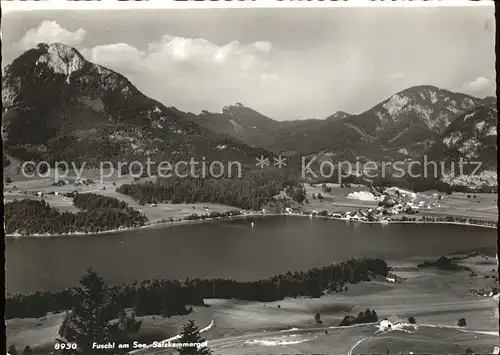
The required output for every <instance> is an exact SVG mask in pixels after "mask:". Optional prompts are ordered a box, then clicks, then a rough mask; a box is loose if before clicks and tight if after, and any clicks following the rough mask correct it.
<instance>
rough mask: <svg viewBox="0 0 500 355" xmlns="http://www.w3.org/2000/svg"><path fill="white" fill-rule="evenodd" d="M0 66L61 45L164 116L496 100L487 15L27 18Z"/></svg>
mask: <svg viewBox="0 0 500 355" xmlns="http://www.w3.org/2000/svg"><path fill="white" fill-rule="evenodd" d="M2 17H3V18H2V41H3V46H2V56H3V61H2V68H4V67H5V66H6V65H8V64H10V63H11V62H12V60H13V59H15V58H16V57H17V56H19V55H20V54H21V53H22V52H24V51H25V50H27V49H29V48H32V47H34V46H36V45H37V44H38V43H40V42H46V43H53V42H61V43H64V44H67V45H70V46H73V47H75V48H76V49H78V50H79V51H80V52H81V53H82V54H83V55H84V57H85V58H86V59H88V60H90V61H92V62H94V63H97V64H100V65H103V66H106V67H108V68H110V69H113V70H115V71H117V72H119V73H121V74H123V75H124V76H126V77H127V78H128V79H129V80H130V81H131V82H132V83H133V84H134V85H135V86H137V88H138V89H139V90H141V91H142V92H144V93H145V94H146V95H148V96H150V97H152V98H154V99H156V100H158V101H160V102H162V103H163V104H165V105H167V106H175V107H177V108H179V109H181V110H183V111H188V112H194V113H199V112H200V111H201V110H207V111H211V112H220V111H221V109H222V107H223V106H226V105H232V104H235V103H237V102H239V103H242V104H244V105H245V106H248V107H251V108H253V109H255V110H257V111H259V112H261V113H263V114H265V115H267V116H269V117H272V118H274V119H277V120H293V119H305V118H320V119H321V118H325V117H327V116H329V115H331V114H333V113H335V112H336V111H338V110H342V111H346V112H349V113H352V114H356V113H361V112H363V111H365V110H367V109H369V108H371V107H372V106H374V105H376V104H377V103H379V102H381V101H383V100H384V99H386V98H387V97H389V96H390V95H392V94H394V93H396V92H398V91H401V90H404V89H406V88H408V87H411V86H414V85H424V84H425V85H435V86H437V87H440V88H443V89H448V90H452V91H458V92H464V93H467V94H470V95H473V96H476V97H485V96H495V48H494V47H495V19H494V7H493V6H479V7H470V6H468V7H435V6H434V7H428V8H412V9H409V8H401V7H397V8H379V7H378V8H366V7H365V8H320V9H318V8H317V9H305V8H301V9H290V8H288V9H283V8H282V9H248V8H247V9H210V10H208V9H204V10H200V9H198V10H192V9H191V10H185V9H184V10H178V9H177V10H172V9H171V10H140V11H125V10H120V11H117V10H113V11H111V10H108V11H89V10H87V11H81V10H80V11H75V10H72V11H71V10H65V11H42V10H37V11H29V12H22V13H20V12H10V13H5V14H3V16H2Z"/></svg>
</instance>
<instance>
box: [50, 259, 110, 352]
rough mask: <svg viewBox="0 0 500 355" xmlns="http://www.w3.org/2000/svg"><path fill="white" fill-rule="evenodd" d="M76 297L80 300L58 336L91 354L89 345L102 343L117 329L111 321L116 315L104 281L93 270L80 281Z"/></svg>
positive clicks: (67, 317) (89, 270)
mask: <svg viewBox="0 0 500 355" xmlns="http://www.w3.org/2000/svg"><path fill="white" fill-rule="evenodd" d="M80 285H81V287H78V288H77V289H76V296H77V298H78V299H79V300H80V302H78V306H76V307H75V308H74V309H73V310H72V311H71V313H69V314H67V316H66V317H65V318H64V321H63V324H62V325H61V329H60V333H59V334H60V335H61V336H63V337H64V338H65V339H66V340H67V341H68V342H75V343H76V344H78V346H79V347H80V348H81V349H83V350H85V351H86V353H91V351H90V350H91V349H92V343H93V342H96V343H105V342H107V341H108V339H109V338H110V334H111V333H112V331H113V330H115V329H116V328H117V326H116V325H115V324H111V321H112V320H113V319H115V318H116V315H117V312H116V310H115V309H114V307H113V306H112V302H110V299H109V297H108V294H107V287H106V285H105V283H104V281H103V279H102V278H101V277H100V276H99V275H98V274H97V273H96V272H95V271H93V270H92V269H88V270H87V273H86V274H85V275H84V276H82V277H81V278H80Z"/></svg>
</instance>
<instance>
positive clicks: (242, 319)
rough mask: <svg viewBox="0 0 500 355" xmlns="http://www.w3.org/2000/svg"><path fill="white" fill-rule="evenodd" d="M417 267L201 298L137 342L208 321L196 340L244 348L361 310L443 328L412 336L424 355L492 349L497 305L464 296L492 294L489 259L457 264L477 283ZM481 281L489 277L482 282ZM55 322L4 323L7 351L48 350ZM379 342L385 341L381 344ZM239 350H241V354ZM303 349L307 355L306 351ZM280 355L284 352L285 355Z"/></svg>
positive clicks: (343, 340)
mask: <svg viewBox="0 0 500 355" xmlns="http://www.w3.org/2000/svg"><path fill="white" fill-rule="evenodd" d="M423 260H427V259H426V258H415V259H412V260H405V261H401V262H398V263H395V264H393V265H391V266H393V267H394V271H393V272H394V273H396V274H397V275H398V276H401V277H404V278H407V280H406V281H405V282H403V283H390V282H387V281H385V280H374V281H372V282H370V283H361V284H357V285H349V286H348V287H349V290H348V291H345V292H342V293H333V294H328V295H325V296H323V297H321V298H318V299H307V298H287V299H284V300H281V301H276V302H269V303H262V302H246V301H237V300H220V299H209V300H206V303H207V305H208V307H194V311H193V312H192V313H191V314H189V315H185V316H174V317H171V318H163V317H161V316H146V317H140V318H139V319H141V320H142V321H143V325H142V327H141V330H140V332H139V334H138V337H139V339H141V340H142V341H151V340H152V339H166V338H169V337H172V336H174V335H176V334H178V332H179V331H180V330H181V328H182V325H183V324H185V323H186V322H187V321H188V320H190V319H192V320H194V321H195V323H196V324H197V325H198V326H200V327H205V326H206V325H208V324H209V323H210V322H211V321H212V320H213V321H214V324H215V325H214V327H213V328H211V329H210V330H208V331H207V332H206V333H204V334H203V336H204V337H205V338H206V339H208V340H214V341H215V344H217V342H221V341H219V340H215V339H221V338H223V339H227V340H228V341H229V339H230V337H243V339H245V341H247V340H248V341H252V340H253V339H255V338H257V336H250V335H249V334H257V333H258V334H260V335H259V337H261V336H265V335H266V334H270V333H271V332H279V331H282V330H286V329H290V328H300V329H304V331H307V329H310V330H311V332H312V329H313V328H317V327H318V325H317V324H316V322H315V321H314V315H315V314H316V313H317V312H318V313H320V315H321V319H322V321H323V324H322V325H321V327H332V326H337V325H338V324H339V322H340V320H341V319H342V318H343V317H344V316H345V315H347V314H354V315H355V314H357V313H359V312H361V311H364V310H365V309H366V308H370V309H374V310H375V311H376V312H377V314H378V315H379V319H381V318H383V317H387V316H391V315H396V316H398V317H399V318H401V319H403V320H404V319H406V318H407V317H409V316H413V317H415V318H416V320H417V323H418V324H420V325H425V326H427V325H429V326H436V325H439V326H444V327H449V328H451V330H449V331H448V330H447V332H448V333H447V335H446V337H443V338H440V336H441V335H440V334H441V333H439V332H441V330H439V332H438V333H436V334H438V335H436V336H433V335H432V334H433V333H432V332H433V331H434V330H430V331H428V332H425V333H424V332H422V333H420V331H421V330H419V332H418V334H419V335H418V338H417V337H416V336H415V339H418V340H415V342H417V341H418V344H420V343H422V344H425V347H424V348H423V349H427V347H426V346H427V345H428V344H431V343H433V341H432V339H434V340H436V339H440V340H442V343H439V344H441V345H443V348H442V349H445V348H446V349H448V347H447V346H448V345H447V344H452V343H453V342H455V340H456V338H457V334H458V335H461V334H463V338H462V339H469V338H471V337H472V338H471V339H474V343H473V344H476V345H475V346H483V345H484V346H485V347H488V346H489V347H490V348H492V347H493V345H495V344H496V343H498V340H499V339H498V336H496V337H495V336H493V335H492V334H498V300H496V299H494V298H490V297H480V296H477V295H472V294H470V292H469V291H470V290H471V289H480V288H484V289H486V288H488V287H490V288H491V287H493V286H495V285H496V286H495V287H498V281H494V279H493V278H492V276H494V275H495V273H494V272H493V271H492V269H493V268H494V265H492V264H491V263H492V262H493V263H495V264H496V261H495V259H493V258H488V257H483V256H478V257H474V258H468V259H464V260H462V261H460V263H462V264H463V265H467V266H469V267H471V268H472V270H473V271H474V272H476V273H477V276H471V275H470V272H469V271H458V272H445V271H440V270H435V269H432V268H427V269H423V270H422V269H417V268H416V267H415V266H416V265H417V264H418V263H420V262H422V261H423ZM485 275H488V276H490V277H489V278H484V276H485ZM278 306H279V307H278ZM461 317H464V318H465V319H466V320H467V327H466V328H465V329H464V330H466V331H474V332H478V333H474V334H472V333H470V334H469V333H467V334H465V333H462V332H460V333H458V330H457V329H455V328H456V324H457V320H458V319H459V318H461ZM61 321H62V314H56V315H48V316H47V317H44V318H41V319H38V320H36V319H12V320H8V321H7V339H8V344H9V345H10V344H15V345H16V346H17V347H18V348H20V347H21V346H22V347H24V346H25V345H27V344H29V345H31V346H32V347H37V348H38V349H40V350H44V349H45V350H47V349H51V348H53V342H54V336H55V334H56V332H57V329H58V327H59V325H60V322H61ZM436 331H437V330H436ZM263 332H265V333H263ZM373 332H374V326H373V325H372V326H368V325H366V326H359V327H354V328H348V329H339V330H334V329H333V328H331V329H330V330H329V334H328V335H324V336H323V335H322V336H321V337H319V338H317V339H316V338H315V340H314V341H311V342H309V341H307V342H304V343H297V347H296V346H295V345H294V346H293V348H290V347H289V346H287V347H285V348H279V349H281V350H284V349H288V350H292V349H293V350H294V351H295V352H297V351H296V350H298V352H299V353H300V352H305V353H328V352H325V350H327V349H330V350H332V348H329V347H330V346H333V343H335V344H337V345H335V346H338V349H339V351H340V349H343V350H342V351H346V349H348V348H349V346H351V345H353V344H354V343H355V342H356V341H357V340H361V339H363V338H365V337H367V336H371V334H373ZM323 333H324V331H323ZM399 333H400V332H398V333H397V337H398V338H397V339H398V342H401V344H402V345H401V346H407V345H404V344H408V343H409V344H411V339H412V338H411V337H410V336H409V335H406V334H403V335H401V334H399ZM335 334H337V335H335ZM400 335H401V336H400ZM388 336H393V334H388V335H384V337H385V338H384V337H378V336H377V337H375V338H370V339H371V340H370V342H367V343H366V346H370V347H372V348H373V349H378V348H379V347H380V346H385V345H384V344H386V343H387V341H388V339H389V338H387V337H388ZM394 336H396V335H394ZM474 336H477V338H473V337H474ZM259 339H260V338H259ZM328 339H330V340H328ZM384 339H385V340H387V341H384ZM229 343H230V344H226V345H224V347H221V348H219V347H217V353H221V354H226V353H227V354H236V353H238V351H239V353H241V352H242V351H243V350H244V351H245V353H246V351H247V350H249V351H250V352H249V353H252V351H253V352H258V351H257V350H258V349H261V350H262V346H264V345H263V344H264V343H265V342H264V343H263V342H260V343H259V342H253V343H251V342H250V343H245V342H241V341H236V342H234V341H231V342H229ZM391 343H392V340H391ZM434 343H436V342H434ZM465 343H466V340H464V341H463V342H459V344H465ZM238 344H239V345H238ZM259 344H260V345H259ZM363 344H364V342H363ZM380 344H382V345H380ZM398 344H399V343H398ZM414 344H416V343H414ZM473 344H471V345H473ZM222 345H223V344H222V343H221V346H222ZM236 345H238V346H236ZM250 345H251V346H250ZM490 345H491V346H490ZM242 346H243V347H244V349H243V348H241V347H242ZM360 346H361V345H360ZM398 346H399V345H398ZM303 347H305V348H303ZM372 348H370V349H372ZM252 349H253V350H252ZM279 349H278V348H274V347H273V350H272V351H273V352H276V351H278V350H279ZM301 349H302V350H301ZM304 349H307V351H306V350H304ZM335 349H337V348H335ZM360 349H361V348H360ZM449 349H450V351H451V350H453V349H456V348H453V347H451V345H450V347H449ZM481 349H482V348H481ZM219 350H220V352H219ZM281 350H280V351H281ZM357 350H358V349H357V348H356V351H357ZM463 350H465V349H462V351H463ZM490 350H491V349H490ZM371 351H374V350H370V352H371ZM384 351H385V350H384ZM419 351H420V350H419ZM285 352H288V353H289V351H285ZM354 353H356V352H354Z"/></svg>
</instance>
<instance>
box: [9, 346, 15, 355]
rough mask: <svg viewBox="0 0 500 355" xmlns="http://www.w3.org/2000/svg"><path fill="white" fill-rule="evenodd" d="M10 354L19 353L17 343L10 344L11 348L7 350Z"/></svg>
mask: <svg viewBox="0 0 500 355" xmlns="http://www.w3.org/2000/svg"><path fill="white" fill-rule="evenodd" d="M7 352H8V353H9V355H17V349H16V346H15V345H10V346H9V349H8V350H7Z"/></svg>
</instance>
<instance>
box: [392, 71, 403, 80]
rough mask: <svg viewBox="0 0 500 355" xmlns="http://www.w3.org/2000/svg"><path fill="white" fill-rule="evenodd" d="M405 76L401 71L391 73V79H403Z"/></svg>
mask: <svg viewBox="0 0 500 355" xmlns="http://www.w3.org/2000/svg"><path fill="white" fill-rule="evenodd" d="M404 77H405V75H404V74H403V73H401V72H395V73H391V74H389V79H391V80H399V79H403V78H404Z"/></svg>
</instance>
